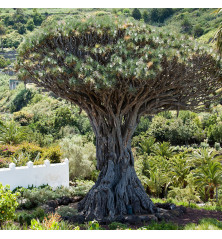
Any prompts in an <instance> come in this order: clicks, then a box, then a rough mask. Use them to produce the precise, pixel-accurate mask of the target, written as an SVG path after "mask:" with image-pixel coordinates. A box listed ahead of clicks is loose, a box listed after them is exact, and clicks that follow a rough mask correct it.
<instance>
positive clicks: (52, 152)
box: [42, 146, 62, 163]
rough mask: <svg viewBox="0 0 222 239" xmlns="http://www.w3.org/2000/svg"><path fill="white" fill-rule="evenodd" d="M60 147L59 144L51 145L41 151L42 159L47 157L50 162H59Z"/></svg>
mask: <svg viewBox="0 0 222 239" xmlns="http://www.w3.org/2000/svg"><path fill="white" fill-rule="evenodd" d="M61 156H62V153H61V149H60V147H59V146H51V147H49V148H47V150H45V151H44V152H43V156H42V157H43V159H48V160H49V161H50V163H60V162H61Z"/></svg>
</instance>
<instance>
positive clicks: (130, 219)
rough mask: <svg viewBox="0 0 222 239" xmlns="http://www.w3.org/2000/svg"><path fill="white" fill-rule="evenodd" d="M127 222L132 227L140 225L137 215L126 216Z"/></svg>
mask: <svg viewBox="0 0 222 239" xmlns="http://www.w3.org/2000/svg"><path fill="white" fill-rule="evenodd" d="M124 219H125V222H126V223H129V224H131V225H135V224H139V223H140V218H139V216H137V215H125V216H124Z"/></svg>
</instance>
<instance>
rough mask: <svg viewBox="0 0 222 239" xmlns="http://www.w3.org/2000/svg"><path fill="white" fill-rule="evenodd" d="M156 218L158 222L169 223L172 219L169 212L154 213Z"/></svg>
mask: <svg viewBox="0 0 222 239" xmlns="http://www.w3.org/2000/svg"><path fill="white" fill-rule="evenodd" d="M156 217H157V218H158V221H169V220H170V219H171V218H172V215H171V214H170V212H164V213H162V212H160V213H156Z"/></svg>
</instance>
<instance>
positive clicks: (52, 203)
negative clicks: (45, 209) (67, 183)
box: [46, 200, 59, 208]
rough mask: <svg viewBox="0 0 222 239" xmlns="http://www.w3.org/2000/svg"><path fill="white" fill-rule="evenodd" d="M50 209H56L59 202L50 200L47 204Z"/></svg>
mask: <svg viewBox="0 0 222 239" xmlns="http://www.w3.org/2000/svg"><path fill="white" fill-rule="evenodd" d="M46 204H47V205H48V206H49V207H52V208H56V207H58V205H59V204H58V202H57V201H56V200H50V201H48V202H47V203H46Z"/></svg>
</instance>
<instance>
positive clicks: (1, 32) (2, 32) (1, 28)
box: [0, 24, 5, 51]
mask: <svg viewBox="0 0 222 239" xmlns="http://www.w3.org/2000/svg"><path fill="white" fill-rule="evenodd" d="M3 35H5V27H4V26H3V24H0V37H1V47H2V51H3V41H2V36H3Z"/></svg>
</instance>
